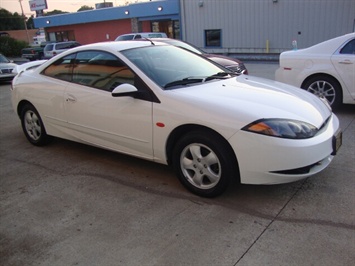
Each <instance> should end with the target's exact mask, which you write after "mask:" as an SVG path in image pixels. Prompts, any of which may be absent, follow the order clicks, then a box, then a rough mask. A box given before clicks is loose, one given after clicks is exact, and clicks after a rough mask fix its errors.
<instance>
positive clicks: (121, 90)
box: [111, 83, 138, 97]
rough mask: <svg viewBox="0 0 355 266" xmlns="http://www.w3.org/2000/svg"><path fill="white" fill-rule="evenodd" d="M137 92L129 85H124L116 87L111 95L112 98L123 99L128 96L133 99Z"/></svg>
mask: <svg viewBox="0 0 355 266" xmlns="http://www.w3.org/2000/svg"><path fill="white" fill-rule="evenodd" d="M137 92H138V90H137V88H136V87H134V86H133V85H131V84H128V83H125V84H121V85H118V86H117V87H116V88H114V89H113V91H112V93H111V95H112V97H124V96H130V97H134V96H135V95H136V94H137Z"/></svg>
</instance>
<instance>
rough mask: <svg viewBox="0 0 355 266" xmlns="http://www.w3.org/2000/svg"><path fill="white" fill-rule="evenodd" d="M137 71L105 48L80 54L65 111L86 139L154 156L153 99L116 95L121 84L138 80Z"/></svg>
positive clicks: (77, 132)
mask: <svg viewBox="0 0 355 266" xmlns="http://www.w3.org/2000/svg"><path fill="white" fill-rule="evenodd" d="M137 78H138V77H136V74H135V73H134V72H133V71H132V70H131V69H129V68H128V67H127V66H126V65H125V64H124V63H123V62H122V61H121V60H119V59H118V58H117V57H115V56H114V55H112V54H109V53H107V52H103V51H85V52H80V53H78V54H77V57H76V60H75V64H74V67H73V79H72V82H71V83H70V85H68V86H67V88H66V92H65V96H64V98H65V113H66V117H67V121H68V125H69V128H70V129H71V130H72V132H73V135H74V136H75V137H76V138H78V139H80V140H81V141H83V142H87V143H90V144H93V145H96V146H99V147H104V148H107V149H111V150H115V151H119V152H123V153H126V154H130V155H134V156H138V157H143V158H147V159H151V158H152V157H153V149H152V102H151V101H148V100H142V99H137V98H133V97H130V96H123V97H113V96H112V94H111V91H112V90H113V89H114V88H115V87H117V86H118V85H120V84H124V83H130V84H132V85H136V84H135V80H136V79H137Z"/></svg>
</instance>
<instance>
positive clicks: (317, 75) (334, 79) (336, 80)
mask: <svg viewBox="0 0 355 266" xmlns="http://www.w3.org/2000/svg"><path fill="white" fill-rule="evenodd" d="M316 77H327V78H330V79H332V80H333V81H334V82H336V83H337V85H339V88H340V91H339V92H340V97H341V99H342V102H343V86H342V85H341V82H340V81H339V80H338V79H337V78H336V77H334V76H333V75H331V74H328V73H322V72H319V73H314V74H312V75H310V76H308V77H307V78H306V79H305V80H304V81H303V82H302V84H301V88H302V89H304V86H305V84H306V83H307V82H308V81H309V80H311V79H313V78H316Z"/></svg>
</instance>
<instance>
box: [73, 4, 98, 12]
mask: <svg viewBox="0 0 355 266" xmlns="http://www.w3.org/2000/svg"><path fill="white" fill-rule="evenodd" d="M93 9H94V8H93V7H91V6H87V5H84V6H81V7H80V8H79V9H78V11H77V12H80V11H86V10H93Z"/></svg>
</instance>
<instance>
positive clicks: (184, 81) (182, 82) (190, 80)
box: [164, 77, 205, 89]
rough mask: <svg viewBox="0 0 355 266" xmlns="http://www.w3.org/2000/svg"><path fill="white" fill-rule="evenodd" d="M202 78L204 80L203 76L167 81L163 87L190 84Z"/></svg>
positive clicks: (201, 80) (200, 80)
mask: <svg viewBox="0 0 355 266" xmlns="http://www.w3.org/2000/svg"><path fill="white" fill-rule="evenodd" d="M204 80H205V79H204V78H196V77H188V78H184V79H179V80H175V81H172V82H169V83H167V84H165V86H164V88H165V89H166V88H169V87H173V86H178V85H188V84H192V83H199V82H203V81H204Z"/></svg>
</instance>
